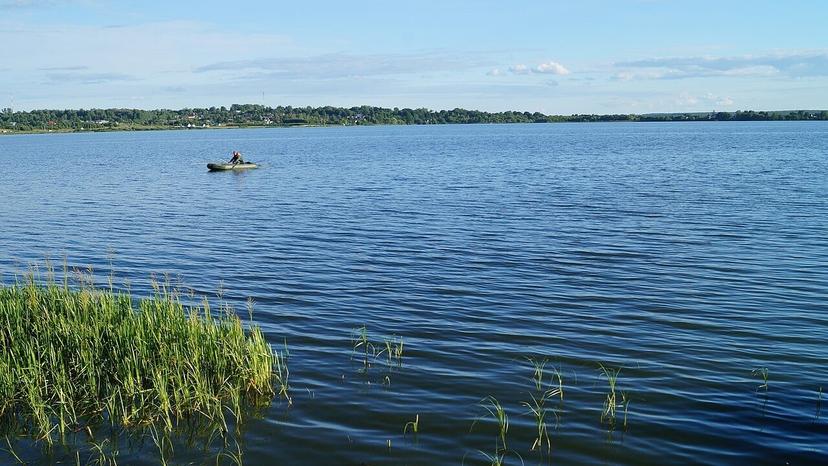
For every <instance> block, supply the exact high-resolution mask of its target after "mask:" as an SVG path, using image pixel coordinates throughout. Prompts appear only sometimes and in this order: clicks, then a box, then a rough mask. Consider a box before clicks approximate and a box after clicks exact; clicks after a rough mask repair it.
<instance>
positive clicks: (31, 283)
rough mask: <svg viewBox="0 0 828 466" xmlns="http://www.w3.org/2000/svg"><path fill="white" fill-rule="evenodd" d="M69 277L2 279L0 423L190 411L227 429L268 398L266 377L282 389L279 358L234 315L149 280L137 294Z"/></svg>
mask: <svg viewBox="0 0 828 466" xmlns="http://www.w3.org/2000/svg"><path fill="white" fill-rule="evenodd" d="M78 282H79V283H81V284H82V286H81V287H80V288H70V287H69V285H68V280H66V279H65V280H64V282H63V284H56V283H55V282H54V281H53V280H51V279H50V280H47V281H46V283H43V284H40V283H38V282H37V281H36V279H35V276H34V275H30V276H28V277H27V278H26V279H25V280H23V281H22V282H18V283H16V284H14V285H12V286H5V287H3V286H0V322H2V325H0V433H8V432H20V431H22V432H24V433H25V434H27V435H30V436H32V437H33V438H35V439H37V440H41V441H44V442H46V443H47V444H51V443H52V442H53V441H54V440H55V436H59V437H61V438H62V437H63V436H64V435H65V434H67V433H71V432H77V431H79V430H81V429H82V428H83V427H84V426H90V425H92V426H99V425H101V424H105V425H106V424H108V425H110V426H112V427H125V428H141V427H144V426H151V427H152V430H153V431H155V432H161V433H164V432H170V431H172V430H173V428H174V427H175V426H176V425H177V424H178V423H179V422H181V421H182V420H186V419H188V418H197V419H200V420H201V421H203V422H205V423H207V424H209V425H211V426H217V428H218V429H220V430H221V431H224V432H226V431H227V430H228V427H227V426H228V421H231V420H235V422H237V423H240V422H242V417H243V413H244V412H246V410H248V409H252V410H256V409H261V408H263V407H266V406H267V405H269V404H270V401H271V400H272V398H273V396H275V395H276V393H275V392H274V389H273V382H274V379H275V380H276V382H277V384H278V386H279V388H280V391H279V394H280V395H281V396H285V397H286V398H288V400H290V397H289V396H288V391H287V374H288V372H287V366H286V365H285V360H284V358H283V357H282V356H281V355H278V354H276V355H275V354H274V352H273V351H272V349H271V347H270V345H269V344H268V343H267V341H266V340H265V338H264V335H263V334H262V332H261V330H260V329H259V328H258V327H256V326H252V325H251V326H250V327H249V328H247V329H245V327H244V326H243V325H242V322H241V320H240V319H239V318H238V317H237V316H236V315H235V314H233V313H231V312H226V313H223V314H219V315H217V316H214V315H213V313H212V312H211V309H210V304H209V302H208V301H207V300H206V299H205V300H204V301H203V302H202V303H201V304H200V305H196V306H184V305H182V304H181V302H180V301H179V300H178V298H177V294H176V293H174V292H173V291H172V290H170V289H169V288H168V287H167V286H166V284H158V283H157V282H156V283H155V284H154V288H155V290H156V292H155V294H153V295H152V296H151V297H148V298H144V299H140V300H137V301H136V300H135V299H133V297H132V296H131V295H130V294H129V293H123V292H116V291H113V290H112V289H99V288H95V287H93V286H92V285H91V283H92V280H91V279H88V278H87V279H84V278H81V279H80V280H79V281H78ZM274 368H275V370H274ZM228 416H232V417H228ZM155 439H156V440H157V441H158V443H159V449H160V450H161V451H162V453H163V451H164V450H165V448H164V440H163V439H164V436H163V435H160V434H157V435H156V436H155ZM98 445H99V446H100V445H101V444H98ZM98 451H99V452H101V451H102V448H98Z"/></svg>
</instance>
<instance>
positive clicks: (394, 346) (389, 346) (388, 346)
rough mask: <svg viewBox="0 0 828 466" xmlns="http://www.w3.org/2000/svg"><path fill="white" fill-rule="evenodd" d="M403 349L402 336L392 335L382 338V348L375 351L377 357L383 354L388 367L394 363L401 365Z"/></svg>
mask: <svg viewBox="0 0 828 466" xmlns="http://www.w3.org/2000/svg"><path fill="white" fill-rule="evenodd" d="M404 349H405V342H404V341H403V338H402V337H398V336H396V335H395V336H393V337H390V338H389V337H387V338H385V339H384V340H383V348H382V349H381V350H380V351H379V352H378V353H377V357H380V356H382V355H383V354H385V356H386V362H387V364H388V367H392V366H393V365H396V366H397V367H401V366H402V357H403V351H404Z"/></svg>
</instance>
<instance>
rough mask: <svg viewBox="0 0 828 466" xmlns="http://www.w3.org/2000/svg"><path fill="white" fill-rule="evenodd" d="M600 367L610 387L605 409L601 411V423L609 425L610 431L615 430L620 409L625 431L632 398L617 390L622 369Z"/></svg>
mask: <svg viewBox="0 0 828 466" xmlns="http://www.w3.org/2000/svg"><path fill="white" fill-rule="evenodd" d="M599 367H600V368H601V375H603V376H604V377H605V378H606V379H607V384H608V385H609V387H608V391H607V397H606V399H605V400H604V409H603V411H601V423H602V424H607V425H608V426H609V427H610V429H615V426H616V418H617V414H618V408H623V409H624V429H626V428H627V411H628V408H629V404H630V397H629V396H628V394H627V393H626V392H620V393H619V391H618V390H617V382H618V374H619V373H620V372H621V368H620V367H618V368H612V367H607V366H605V365H603V364H599ZM619 394H620V395H621V400H620V403H619V399H618V395H619Z"/></svg>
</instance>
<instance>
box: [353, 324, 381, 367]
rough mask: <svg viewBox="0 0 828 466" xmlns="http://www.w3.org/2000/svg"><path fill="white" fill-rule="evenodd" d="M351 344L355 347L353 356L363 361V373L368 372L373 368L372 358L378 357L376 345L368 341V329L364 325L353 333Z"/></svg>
mask: <svg viewBox="0 0 828 466" xmlns="http://www.w3.org/2000/svg"><path fill="white" fill-rule="evenodd" d="M351 344H352V345H353V356H352V358H353V357H354V356H356V357H359V358H360V359H361V360H362V369H361V371H362V372H368V369H369V368H370V367H371V358H373V357H376V354H377V350H376V348H375V347H374V344H373V343H371V341H370V340H369V339H368V329H367V328H366V327H365V325H363V326H362V327H358V328H355V329H354V330H353V331H352V332H351Z"/></svg>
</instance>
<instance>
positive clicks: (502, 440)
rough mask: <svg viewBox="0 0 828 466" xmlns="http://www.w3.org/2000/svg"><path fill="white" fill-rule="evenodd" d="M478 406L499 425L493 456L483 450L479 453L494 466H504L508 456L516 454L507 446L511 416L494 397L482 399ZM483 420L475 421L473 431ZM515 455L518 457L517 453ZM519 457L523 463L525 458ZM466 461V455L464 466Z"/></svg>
mask: <svg viewBox="0 0 828 466" xmlns="http://www.w3.org/2000/svg"><path fill="white" fill-rule="evenodd" d="M478 405H479V406H480V407H481V408H483V409H484V410H486V412H487V413H488V415H489V416H488V417H490V418H491V419H493V420H494V422H495V424H496V425H497V436H496V437H495V449H494V452H493V453H492V454H489V453H486V452H484V451H482V450H479V452H480V454H481V455H483V456H484V457H485V458H486V460H487V461H488V462H489V463H490V464H491V465H492V466H502V465H503V464H504V463H505V460H506V456H507V455H508V454H509V453H514V452H513V451H511V450H509V449H508V447H507V446H506V435H507V434H508V433H509V415H508V414H507V413H506V409H505V408H503V406H502V405H501V404H500V402H499V401H497V398H495V397H493V396H488V397H486V398H484V399H482V400H481V401H480V403H479V404H478ZM482 418H483V417H478V418H477V419H475V420H474V422H473V423H472V425H471V429H474V426H475V425H477V423H478V422H480V420H481V419H482ZM515 454H516V455H517V453H515ZM517 456H518V458H520V462H521V463H523V458H521V457H520V455H517ZM465 460H466V457H465V455H464V456H463V461H462V464H465Z"/></svg>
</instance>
